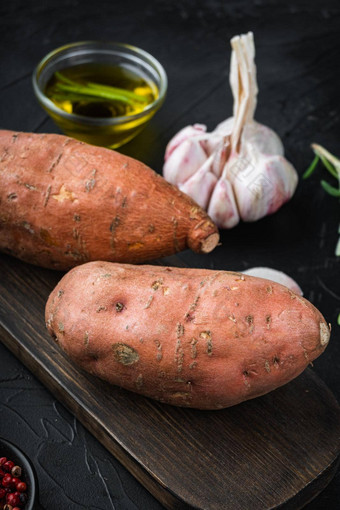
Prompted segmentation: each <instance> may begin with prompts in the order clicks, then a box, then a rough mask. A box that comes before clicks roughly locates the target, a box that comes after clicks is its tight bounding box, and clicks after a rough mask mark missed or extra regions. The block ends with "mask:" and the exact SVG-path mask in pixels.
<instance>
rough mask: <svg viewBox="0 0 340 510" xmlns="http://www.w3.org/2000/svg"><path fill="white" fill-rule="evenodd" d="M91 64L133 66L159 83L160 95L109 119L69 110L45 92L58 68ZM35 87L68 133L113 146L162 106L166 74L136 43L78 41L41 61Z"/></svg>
mask: <svg viewBox="0 0 340 510" xmlns="http://www.w3.org/2000/svg"><path fill="white" fill-rule="evenodd" d="M89 63H99V64H107V65H113V66H122V67H126V68H132V69H134V70H135V71H136V72H137V73H138V74H141V75H142V76H144V77H145V78H146V79H147V80H149V81H150V82H153V83H154V84H155V85H156V87H157V89H158V96H157V97H156V99H155V100H154V102H153V103H150V104H149V105H148V106H147V107H146V108H144V110H142V111H140V112H139V113H136V114H133V115H124V116H119V117H109V118H107V117H89V116H85V115H79V114H75V113H68V112H66V111H64V110H62V109H61V108H59V107H58V106H56V105H55V103H54V102H53V101H52V100H51V99H49V98H48V97H47V96H46V95H45V88H46V85H47V83H48V82H49V80H50V78H51V77H52V76H53V74H54V73H55V72H56V71H61V70H65V69H66V68H67V67H71V66H72V67H73V66H75V65H78V64H89ZM33 89H34V92H35V95H36V97H37V99H38V101H39V103H40V104H41V106H42V107H43V108H44V109H45V110H46V112H47V113H48V114H49V115H50V116H51V118H52V119H53V121H54V122H55V124H56V125H57V126H59V128H60V129H61V130H62V131H63V132H64V133H65V134H66V135H68V136H71V137H73V138H77V139H78V140H82V141H84V142H87V143H90V144H93V145H102V146H105V147H110V148H112V149H114V148H117V147H120V146H121V145H123V144H125V143H127V142H128V141H130V140H131V139H132V138H134V137H135V136H136V135H137V134H138V133H139V132H140V131H141V130H142V129H143V127H145V125H146V124H147V122H148V121H149V120H150V119H151V118H152V117H153V115H154V114H155V113H156V112H157V110H158V109H159V108H160V106H161V105H162V103H163V101H164V99H165V95H166V91H167V76H166V73H165V71H164V69H163V67H162V65H161V64H160V63H159V62H158V61H157V60H156V59H155V58H154V57H153V56H152V55H150V54H149V53H147V52H146V51H144V50H141V49H139V48H136V47H134V46H130V45H128V44H123V43H115V42H96V41H88V42H77V43H73V44H68V45H66V46H62V47H60V48H57V49H56V50H54V51H52V52H51V53H49V54H48V55H46V56H45V57H44V58H43V59H42V60H41V61H40V62H39V64H38V66H37V67H36V69H35V70H34V73H33Z"/></svg>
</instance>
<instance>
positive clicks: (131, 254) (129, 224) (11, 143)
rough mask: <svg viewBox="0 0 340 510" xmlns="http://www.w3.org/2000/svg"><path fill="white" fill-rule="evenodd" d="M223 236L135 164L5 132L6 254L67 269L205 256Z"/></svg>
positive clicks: (1, 237)
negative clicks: (184, 254) (189, 253)
mask: <svg viewBox="0 0 340 510" xmlns="http://www.w3.org/2000/svg"><path fill="white" fill-rule="evenodd" d="M218 237H219V236H218V231H217V228H216V226H215V225H214V224H213V223H212V221H211V220H210V218H209V217H208V216H207V214H206V213H205V212H204V211H203V210H202V209H201V208H200V207H198V206H197V204H195V203H194V202H193V201H192V200H191V199H190V198H189V197H188V196H186V195H185V194H183V193H181V192H179V191H178V190H177V189H176V188H175V187H173V186H171V185H169V184H168V183H167V182H166V181H165V180H164V179H163V178H162V177H161V176H160V175H158V174H156V173H155V172H154V171H152V170H151V169H150V168H148V167H147V166H146V165H144V164H142V163H141V162H139V161H137V160H135V159H132V158H129V157H127V156H124V155H122V154H119V153H118V152H115V151H112V150H109V149H104V148H102V147H94V146H91V145H88V144H85V143H82V142H79V141H76V140H73V139H72V138H68V137H66V136H62V135H54V134H46V135H44V134H43V135H40V134H31V133H14V132H11V131H0V250H1V251H4V252H6V253H9V254H11V255H13V256H15V257H18V258H20V259H22V260H25V261H27V262H30V263H33V264H36V265H40V266H44V267H48V268H52V269H59V270H67V269H69V268H71V267H73V266H75V265H78V264H81V263H83V262H87V261H90V260H109V261H115V262H129V263H141V262H145V261H147V260H153V259H156V258H159V257H163V256H167V255H171V254H173V253H175V252H177V251H181V250H184V249H185V248H187V247H189V248H191V249H193V250H195V251H197V252H208V251H211V249H213V248H214V247H215V246H216V244H217V243H218Z"/></svg>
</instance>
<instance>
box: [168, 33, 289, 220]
mask: <svg viewBox="0 0 340 510" xmlns="http://www.w3.org/2000/svg"><path fill="white" fill-rule="evenodd" d="M231 47H232V54H231V66H230V85H231V89H232V93H233V98H234V108H233V117H230V118H228V119H226V120H225V121H223V122H221V123H220V124H219V125H218V126H217V127H216V128H215V129H214V131H212V132H207V128H206V126H205V125H204V124H194V125H192V126H186V127H185V128H183V129H181V130H180V131H179V132H178V133H177V134H176V135H175V136H174V137H173V138H172V139H171V140H170V142H169V143H168V145H167V147H166V151H165V162H164V167H163V175H164V177H165V179H166V180H167V181H169V182H171V183H172V184H175V185H176V186H177V187H178V188H179V189H180V190H181V191H184V192H185V193H187V194H188V195H190V196H191V197H192V198H193V199H194V200H196V202H197V203H198V204H199V205H201V207H203V208H205V209H206V210H207V211H208V214H209V215H210V217H211V218H212V220H213V221H214V222H215V223H216V224H217V225H218V226H219V227H220V228H232V227H234V226H235V225H237V223H238V222H239V221H240V220H243V221H256V220H258V219H260V218H262V217H264V216H266V215H268V214H272V213H274V212H275V211H277V210H278V209H279V208H280V207H281V206H282V205H283V204H284V203H285V202H287V201H288V200H289V199H290V198H291V197H292V196H293V194H294V192H295V189H296V186H297V183H298V175H297V172H296V170H295V169H294V167H293V166H292V165H291V164H290V163H289V162H288V161H287V160H286V159H285V157H284V149H283V145H282V142H281V140H280V138H279V137H278V135H277V134H276V133H275V132H274V131H272V130H271V129H270V128H268V127H267V126H264V125H262V124H259V123H258V122H256V121H255V120H254V114H255V109H256V104H257V93H258V88H257V80H256V66H255V62H254V57H255V46H254V39H253V34H252V33H251V32H249V33H248V34H246V35H241V36H236V37H233V38H232V40H231Z"/></svg>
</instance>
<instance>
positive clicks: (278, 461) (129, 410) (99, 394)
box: [0, 256, 340, 510]
mask: <svg viewBox="0 0 340 510" xmlns="http://www.w3.org/2000/svg"><path fill="white" fill-rule="evenodd" d="M173 260H174V261H176V258H174V259H173ZM0 268H1V269H0V274H1V281H0V289H1V292H0V317H1V327H0V338H1V341H2V342H3V343H4V344H5V345H6V346H7V347H8V348H9V349H10V350H11V351H12V352H13V353H14V354H15V355H16V356H17V357H18V358H19V359H20V360H21V361H22V362H23V363H24V364H25V365H26V366H27V367H28V368H29V369H30V370H31V371H32V373H33V374H34V375H35V376H36V377H37V378H38V379H40V380H41V381H42V382H43V384H44V385H45V386H46V387H47V388H48V389H49V390H50V391H51V392H52V393H53V394H54V395H55V396H56V397H57V398H58V399H59V400H60V401H61V402H62V403H63V404H65V405H66V406H67V407H68V408H69V409H70V410H71V412H72V413H74V415H75V416H76V417H77V418H78V419H79V420H80V421H81V422H82V423H83V424H84V425H85V427H86V428H87V429H88V430H89V431H90V432H91V433H92V434H93V435H94V436H95V437H96V438H97V439H98V440H99V441H100V442H101V443H102V444H103V445H104V446H105V447H106V448H107V449H108V450H109V451H110V452H111V453H112V454H113V455H114V456H115V457H116V458H117V459H118V460H119V461H120V462H121V463H122V464H123V465H124V466H125V467H126V468H127V469H128V470H129V471H130V472H131V473H132V474H133V475H134V476H135V477H136V478H137V479H138V480H139V481H140V482H141V483H142V484H143V485H144V486H145V487H146V488H147V489H148V490H149V491H150V492H151V493H152V494H153V495H154V496H155V497H156V498H157V499H158V500H159V501H160V502H161V503H162V504H163V505H164V506H165V507H166V508H176V509H181V508H200V509H209V510H214V509H218V510H222V509H233V510H237V509H241V508H242V509H244V508H251V509H252V510H256V509H261V510H264V509H269V508H286V509H289V508H294V509H296V508H302V507H303V506H304V505H305V504H306V503H307V502H309V501H311V500H312V499H313V498H314V497H315V496H316V495H317V494H319V493H320V491H321V490H322V489H323V488H324V487H325V486H326V485H327V484H328V483H329V481H330V480H331V479H332V477H333V475H334V473H335V471H336V469H337V466H338V456H339V452H340V408H339V406H338V404H337V402H336V400H335V398H334V396H333V395H332V393H331V392H330V391H329V390H328V388H327V387H326V386H325V384H324V383H323V382H322V381H321V380H320V378H319V377H318V376H317V375H316V374H315V373H314V372H313V370H312V369H308V370H306V371H305V373H304V374H302V375H301V376H300V377H298V378H297V379H295V380H294V381H292V382H291V383H290V384H288V385H286V386H285V387H283V388H280V389H278V390H276V391H274V392H271V393H270V394H268V395H266V396H264V397H261V398H258V399H255V400H252V401H249V402H245V403H243V404H240V405H238V406H235V407H232V408H229V409H225V410H222V411H215V412H206V411H197V410H188V409H181V408H175V407H171V406H165V405H162V404H159V403H157V402H153V401H151V400H148V399H145V398H143V397H140V396H137V395H134V394H131V393H129V392H126V391H124V390H122V389H119V388H114V387H110V386H109V385H107V384H105V383H103V382H102V381H99V380H98V379H95V378H93V377H91V376H89V375H88V374H85V373H84V372H81V371H79V370H78V369H77V368H76V367H75V366H74V365H73V364H72V363H71V362H70V361H69V360H68V359H67V358H66V357H65V356H64V354H63V353H62V352H61V351H60V350H59V348H58V346H57V345H56V344H54V342H53V341H52V340H51V339H50V338H49V335H48V334H47V331H46V329H45V324H44V307H45V302H46V299H47V296H48V294H49V292H50V291H51V290H52V288H53V286H54V285H55V284H56V283H57V281H58V280H59V279H60V277H61V273H57V272H51V271H47V270H44V269H40V268H35V267H33V266H30V265H27V264H24V263H21V262H19V261H17V260H15V259H13V258H11V257H7V256H1V257H0Z"/></svg>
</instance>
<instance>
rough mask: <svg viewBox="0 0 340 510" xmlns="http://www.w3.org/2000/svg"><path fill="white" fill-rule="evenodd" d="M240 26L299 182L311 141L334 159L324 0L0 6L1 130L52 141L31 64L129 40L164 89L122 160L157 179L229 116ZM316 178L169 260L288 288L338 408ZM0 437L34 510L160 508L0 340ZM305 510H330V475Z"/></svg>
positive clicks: (336, 330) (334, 293)
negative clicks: (27, 480) (318, 342)
mask: <svg viewBox="0 0 340 510" xmlns="http://www.w3.org/2000/svg"><path fill="white" fill-rule="evenodd" d="M248 30H252V31H253V32H254V35H255V42H256V50H257V56H256V63H257V69H258V83H259V91H260V92H259V98H258V107H257V112H256V119H257V120H258V121H259V122H262V123H264V124H266V125H268V126H270V127H271V128H273V129H274V130H275V131H277V133H278V134H279V135H280V136H281V138H282V140H283V143H284V145H285V149H286V155H287V158H288V159H289V160H291V161H292V162H293V164H294V166H295V167H296V168H297V170H298V172H299V174H300V176H301V175H302V173H303V172H304V170H305V168H306V167H307V166H308V164H309V163H310V161H311V159H312V157H313V154H312V151H311V149H310V144H311V143H312V142H318V143H320V144H321V145H324V146H325V147H326V148H328V149H329V150H330V151H331V152H334V153H335V154H337V155H338V156H340V108H339V90H340V66H339V64H340V37H339V36H340V4H339V2H338V1H336V0H333V1H331V0H324V1H319V0H318V1H313V2H310V1H307V0H302V1H299V2H298V1H296V2H289V1H282V0H278V1H269V0H257V1H256V0H255V1H253V2H250V1H245V0H240V1H237V0H231V1H228V2H227V1H222V0H181V1H180V2H171V1H170V0H158V1H149V2H138V1H135V0H126V1H104V0H96V1H95V2H81V1H80V0H59V1H54V2H52V1H50V0H45V1H40V2H34V1H33V0H26V1H22V0H11V1H10V2H6V3H5V2H2V3H1V6H0V77H1V80H0V93H1V95H0V128H3V129H13V130H19V131H35V132H59V131H58V129H57V128H56V127H55V126H54V124H53V123H52V121H51V120H50V119H49V118H48V117H47V115H46V114H45V112H44V111H43V110H42V109H41V108H40V106H39V105H38V103H37V102H36V100H35V98H34V95H33V90H32V85H31V74H32V71H33V68H34V67H35V65H36V64H37V62H38V61H39V60H40V59H41V58H42V57H43V56H44V55H45V54H46V53H48V52H49V51H50V50H52V49H54V48H56V47H58V46H60V45H63V44H66V43H69V42H72V41H79V40H89V39H100V40H105V39H107V40H116V41H121V42H127V43H130V44H133V45H136V46H139V47H141V48H143V49H145V50H146V51H149V52H150V53H152V54H153V55H154V56H155V57H156V58H158V59H159V60H160V61H161V62H162V64H163V65H164V67H165V69H166V71H167V74H168V79H169V89H168V95H167V99H166V102H165V104H164V106H163V108H162V109H161V111H160V112H159V113H158V114H157V115H156V117H155V118H154V119H153V121H152V122H151V124H150V126H149V127H148V128H146V129H145V130H144V131H143V132H142V133H141V134H140V135H139V136H138V138H136V139H135V140H134V141H132V142H130V143H129V144H128V145H126V146H125V147H123V148H122V149H121V152H123V153H126V154H129V155H131V156H133V157H136V158H137V159H140V160H142V161H144V162H145V163H146V164H148V165H150V166H152V167H153V168H154V169H155V170H156V171H158V172H161V168H162V163H163V155H164V150H165V146H166V144H167V142H168V141H169V139H170V138H171V137H172V136H173V135H174V134H175V133H176V132H177V131H178V130H179V129H180V128H182V127H184V126H185V125H187V124H191V123H194V122H201V123H204V124H206V125H207V126H208V129H209V130H211V129H213V128H214V127H215V125H216V124H217V123H219V122H220V121H222V120H223V119H225V118H226V117H228V116H230V115H231V112H232V97H231V92H230V88H229V83H228V73H229V59H230V46H229V40H230V38H231V37H232V36H233V35H236V34H240V33H244V32H246V31H248ZM322 177H326V178H328V174H327V173H324V172H323V171H321V169H320V170H319V171H318V172H317V173H316V174H314V175H313V176H312V177H311V178H310V179H309V180H307V181H301V180H300V183H299V186H298V189H297V192H296V194H295V196H294V198H293V199H292V200H291V201H290V202H289V203H288V204H286V206H284V207H283V208H282V209H281V210H280V211H279V212H278V213H276V214H275V215H273V216H271V217H267V218H265V219H263V220H261V221H259V222H257V223H255V224H242V225H239V226H238V227H237V228H235V229H233V230H230V231H224V232H222V235H221V237H222V246H221V247H219V248H217V249H216V250H215V251H214V252H213V253H212V254H210V255H209V257H203V256H199V255H193V254H192V253H189V252H184V253H182V254H181V255H180V257H181V259H182V260H183V263H185V264H190V265H191V266H196V267H207V268H215V269H238V270H242V269H246V268H248V267H253V266H258V265H261V266H269V267H274V268H277V269H279V270H282V271H285V272H287V273H288V274H290V275H291V276H292V277H293V278H295V279H296V280H297V281H298V283H299V284H300V286H301V287H302V289H303V290H304V295H305V297H307V299H309V300H310V301H312V302H313V303H314V304H315V305H316V306H317V307H318V308H319V309H320V310H321V312H322V313H323V314H324V315H325V317H326V319H327V320H328V321H329V322H331V323H332V325H333V334H332V341H331V343H330V345H329V347H328V348H327V350H326V351H325V353H324V354H323V355H322V356H321V357H320V358H319V359H318V360H316V362H315V363H314V370H315V372H316V373H317V374H318V375H319V376H320V377H321V378H322V379H323V380H324V381H325V382H326V384H327V385H328V386H329V388H330V389H331V390H332V391H333V392H334V394H335V396H336V397H337V399H338V400H340V377H339V368H340V326H339V325H337V317H338V315H339V313H340V270H339V267H340V266H339V258H337V257H336V256H335V254H334V250H335V245H336V242H337V238H338V235H337V230H338V224H339V221H340V214H339V212H340V209H339V201H338V200H337V199H334V198H331V197H329V196H328V195H326V193H325V192H324V191H323V190H322V189H321V187H320V184H319V181H320V179H321V178H322ZM0 278H1V275H0ZM0 436H2V437H5V438H7V439H9V440H11V441H12V442H14V443H16V444H17V445H18V446H19V447H20V448H21V449H23V450H24V451H25V452H26V453H28V454H29V456H30V457H31V458H32V460H33V461H34V463H35V466H36V469H37V473H38V477H39V486H40V501H41V504H42V507H43V508H45V509H46V510H47V509H48V510H57V509H74V510H77V509H91V510H111V509H116V510H132V509H142V510H144V509H148V510H158V509H161V508H162V506H161V505H160V504H159V503H158V502H157V501H156V500H155V499H154V498H153V497H152V496H151V495H150V494H149V493H148V492H147V491H146V490H145V489H144V488H143V487H141V486H140V484H139V483H138V482H136V481H135V480H134V478H133V477H132V476H131V475H130V474H129V473H128V472H127V471H126V470H125V469H124V468H123V467H122V466H121V465H120V464H119V463H118V462H117V461H116V460H115V459H114V458H113V457H112V456H111V455H110V454H108V452H107V451H106V450H105V449H104V448H103V447H102V446H101V445H100V444H99V443H98V441H97V440H96V439H94V438H93V437H92V436H91V435H90V434H89V433H88V432H87V431H86V430H85V429H84V428H83V427H82V426H81V425H80V424H79V422H77V421H76V420H75V419H74V417H73V416H72V415H71V414H70V413H69V412H68V411H67V410H66V409H65V408H64V407H63V406H61V405H60V404H59V403H58V402H57V401H56V400H55V399H54V398H53V397H52V396H51V394H50V393H49V392H48V391H47V390H46V389H45V388H44V387H43V386H42V385H41V384H40V383H39V381H38V380H37V379H36V377H35V376H34V374H31V373H29V372H28V370H27V369H25V367H23V366H22V365H21V363H20V362H19V361H18V360H16V358H15V357H14V356H13V355H12V354H11V353H10V352H9V351H8V350H7V349H6V348H5V347H4V346H3V345H1V344H0ZM306 508H308V510H317V509H326V508H327V509H328V510H336V509H338V508H340V471H338V474H337V475H336V476H335V478H334V479H333V481H332V482H331V484H330V485H329V486H328V487H327V489H326V490H325V491H324V492H323V493H322V494H321V495H319V496H318V497H317V499H315V500H314V501H313V502H312V503H310V504H309V505H308V506H307V507H306ZM249 510H251V509H249Z"/></svg>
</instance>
